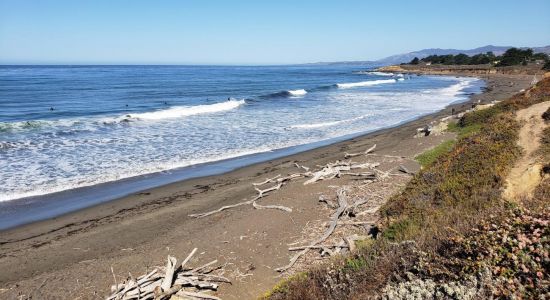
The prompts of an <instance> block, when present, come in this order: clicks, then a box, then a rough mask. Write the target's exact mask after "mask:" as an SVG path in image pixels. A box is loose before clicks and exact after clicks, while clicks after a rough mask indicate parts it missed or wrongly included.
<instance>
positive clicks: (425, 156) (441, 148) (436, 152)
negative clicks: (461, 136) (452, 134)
mask: <svg viewBox="0 0 550 300" xmlns="http://www.w3.org/2000/svg"><path fill="white" fill-rule="evenodd" d="M454 145H455V141H454V140H449V141H445V142H443V143H441V144H439V145H437V146H435V147H434V148H433V149H430V150H427V151H425V152H424V153H422V154H419V155H417V156H416V157H415V158H414V159H416V161H418V162H419V163H420V165H421V166H422V167H427V166H429V165H431V164H432V163H433V162H434V161H435V160H436V159H437V158H438V157H440V156H441V155H442V154H445V153H447V152H449V151H451V149H452V148H453V146H454Z"/></svg>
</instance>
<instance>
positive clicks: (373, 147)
mask: <svg viewBox="0 0 550 300" xmlns="http://www.w3.org/2000/svg"><path fill="white" fill-rule="evenodd" d="M375 148H376V144H374V146H372V147H370V148H369V149H367V150H366V151H365V152H359V153H347V152H346V154H345V155H344V158H351V157H355V156H360V155H367V154H369V153H371V152H372V151H374V149H375Z"/></svg>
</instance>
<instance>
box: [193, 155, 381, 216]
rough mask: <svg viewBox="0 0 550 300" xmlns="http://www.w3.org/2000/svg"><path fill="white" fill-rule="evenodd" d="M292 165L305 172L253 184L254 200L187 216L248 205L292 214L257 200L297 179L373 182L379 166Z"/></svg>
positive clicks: (350, 163) (285, 208)
mask: <svg viewBox="0 0 550 300" xmlns="http://www.w3.org/2000/svg"><path fill="white" fill-rule="evenodd" d="M375 148H376V145H374V146H372V147H371V148H369V149H367V151H365V152H362V153H352V154H349V153H346V156H345V158H350V157H354V156H359V155H367V154H369V153H370V152H372V151H373V150H374V149H375ZM294 165H295V166H296V167H297V168H299V169H303V170H304V171H305V172H303V173H294V174H290V175H288V176H285V177H281V175H280V174H279V175H277V176H275V177H273V178H268V179H266V180H264V181H262V182H258V183H253V184H252V186H253V187H254V189H255V190H256V192H257V195H256V196H255V197H254V198H252V199H250V200H246V201H243V202H239V203H236V204H232V205H226V206H222V207H220V208H218V209H216V210H213V211H209V212H205V213H198V214H192V215H189V216H190V217H194V218H203V217H206V216H210V215H213V214H216V213H219V212H222V211H224V210H227V209H230V208H235V207H238V206H242V205H250V204H251V205H252V206H253V207H254V208H255V209H278V210H282V211H286V212H292V209H291V208H289V207H286V206H281V205H260V204H258V200H260V199H261V198H263V197H265V196H266V195H267V194H269V193H271V192H273V191H276V190H279V189H280V188H281V187H282V186H283V185H285V184H286V183H288V182H290V181H292V180H295V179H298V178H309V179H308V180H306V181H305V182H304V185H308V184H311V183H315V182H317V181H321V180H328V179H333V178H340V177H342V176H357V177H361V178H363V179H365V180H375V179H376V178H377V174H378V173H377V170H374V168H376V167H377V166H378V165H379V164H377V163H363V164H359V163H354V162H352V161H351V160H348V161H336V162H334V163H328V164H326V165H324V166H319V168H320V169H319V170H317V171H310V168H308V167H305V166H301V165H299V164H297V163H295V164H294ZM363 169H370V170H371V171H369V172H364V171H359V172H358V171H354V170H363ZM269 183H271V184H273V185H272V186H270V187H267V188H265V189H260V188H259V187H262V186H265V185H267V184H269Z"/></svg>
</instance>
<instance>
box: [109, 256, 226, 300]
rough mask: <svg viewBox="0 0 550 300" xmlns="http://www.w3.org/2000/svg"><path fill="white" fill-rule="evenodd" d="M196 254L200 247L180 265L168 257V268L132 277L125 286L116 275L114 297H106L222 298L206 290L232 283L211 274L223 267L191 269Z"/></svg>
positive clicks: (116, 299) (120, 299)
mask: <svg viewBox="0 0 550 300" xmlns="http://www.w3.org/2000/svg"><path fill="white" fill-rule="evenodd" d="M195 252H197V248H195V249H193V251H191V253H190V254H189V255H188V256H187V258H185V259H184V260H183V262H182V263H181V264H180V265H178V264H177V259H176V258H175V257H172V256H168V262H167V264H166V267H165V268H156V269H154V270H153V271H151V272H149V273H147V274H145V275H142V276H139V277H138V278H133V277H132V276H130V277H129V278H128V279H127V280H126V281H125V282H122V283H116V277H114V273H113V277H114V278H115V285H113V286H112V287H111V292H112V294H111V295H110V296H109V297H107V300H130V299H142V300H146V299H159V300H161V299H170V297H172V296H173V295H176V296H180V297H181V298H183V299H211V300H218V299H220V298H218V297H215V296H212V295H209V294H207V293H205V292H204V291H215V290H217V289H218V285H219V283H224V282H225V283H231V282H230V281H229V279H227V278H225V277H223V276H219V275H214V274H212V272H213V271H215V270H218V269H220V268H221V267H222V266H218V267H212V265H214V264H216V263H217V260H214V261H211V262H209V263H207V264H205V265H202V266H200V267H197V268H188V267H187V266H186V265H187V263H188V262H189V260H190V259H191V257H192V256H193V255H194V254H195ZM176 298H177V297H176Z"/></svg>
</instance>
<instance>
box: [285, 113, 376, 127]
mask: <svg viewBox="0 0 550 300" xmlns="http://www.w3.org/2000/svg"><path fill="white" fill-rule="evenodd" d="M369 116H371V114H367V115H362V116H359V117H355V118H351V119H346V120H340V121H332V122H322V123H313V124H297V125H292V126H290V128H292V129H314V128H321V127H329V126H335V125H339V124H343V123H351V122H355V121H358V120H361V119H364V118H366V117H369Z"/></svg>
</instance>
